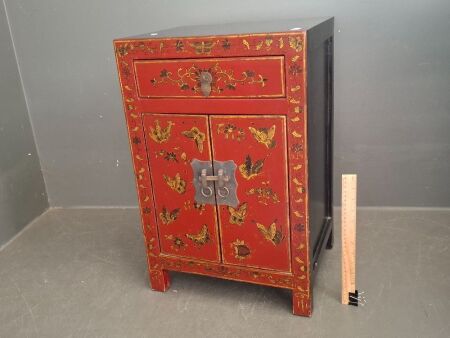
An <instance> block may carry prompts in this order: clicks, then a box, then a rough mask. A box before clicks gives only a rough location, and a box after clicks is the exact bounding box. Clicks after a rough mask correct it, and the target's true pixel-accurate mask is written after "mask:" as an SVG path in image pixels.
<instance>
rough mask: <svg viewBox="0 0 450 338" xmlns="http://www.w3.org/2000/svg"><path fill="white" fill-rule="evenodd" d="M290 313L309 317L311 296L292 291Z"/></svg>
mask: <svg viewBox="0 0 450 338" xmlns="http://www.w3.org/2000/svg"><path fill="white" fill-rule="evenodd" d="M292 313H293V314H294V315H296V316H304V317H311V298H309V297H308V296H307V295H305V294H304V293H300V292H292Z"/></svg>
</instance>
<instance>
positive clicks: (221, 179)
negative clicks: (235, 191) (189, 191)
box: [198, 169, 230, 198]
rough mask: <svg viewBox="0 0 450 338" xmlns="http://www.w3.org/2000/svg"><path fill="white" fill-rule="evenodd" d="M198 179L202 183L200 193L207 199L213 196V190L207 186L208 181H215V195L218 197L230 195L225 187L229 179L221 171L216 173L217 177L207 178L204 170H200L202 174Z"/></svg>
mask: <svg viewBox="0 0 450 338" xmlns="http://www.w3.org/2000/svg"><path fill="white" fill-rule="evenodd" d="M198 179H199V180H200V182H201V183H202V189H201V193H202V195H203V196H205V197H209V196H211V195H212V194H213V189H212V188H211V187H210V186H209V185H208V181H217V185H218V187H217V188H218V189H217V194H218V195H219V196H220V197H222V198H225V197H227V196H228V195H229V194H230V190H229V189H228V188H227V187H226V186H225V183H227V182H228V181H229V180H230V177H229V176H226V175H224V171H223V169H219V170H218V171H217V176H207V175H206V169H202V174H201V175H200V176H199V178H198Z"/></svg>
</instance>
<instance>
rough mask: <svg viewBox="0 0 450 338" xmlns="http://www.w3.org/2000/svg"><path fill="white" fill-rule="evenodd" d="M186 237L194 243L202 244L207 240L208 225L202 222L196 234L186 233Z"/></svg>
mask: <svg viewBox="0 0 450 338" xmlns="http://www.w3.org/2000/svg"><path fill="white" fill-rule="evenodd" d="M186 237H187V238H189V239H190V240H191V241H193V242H194V243H195V244H198V245H204V244H206V243H207V242H208V241H209V233H208V227H207V225H206V224H203V226H202V229H201V230H200V232H199V233H198V234H196V235H191V234H186Z"/></svg>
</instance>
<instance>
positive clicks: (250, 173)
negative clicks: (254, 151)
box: [239, 155, 264, 180]
mask: <svg viewBox="0 0 450 338" xmlns="http://www.w3.org/2000/svg"><path fill="white" fill-rule="evenodd" d="M263 166H264V159H261V160H257V161H256V162H255V163H253V162H252V159H251V157H250V155H247V157H246V158H245V162H244V163H242V164H241V165H240V166H239V171H240V172H241V174H242V177H244V178H245V179H246V180H249V179H251V178H253V177H255V176H256V175H258V174H259V173H260V172H261V170H262V168H263Z"/></svg>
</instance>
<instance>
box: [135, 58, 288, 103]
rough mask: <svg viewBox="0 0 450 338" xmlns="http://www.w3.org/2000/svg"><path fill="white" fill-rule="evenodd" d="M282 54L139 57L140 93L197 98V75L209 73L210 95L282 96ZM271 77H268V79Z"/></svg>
mask: <svg viewBox="0 0 450 338" xmlns="http://www.w3.org/2000/svg"><path fill="white" fill-rule="evenodd" d="M283 66H284V60H283V57H277V56H275V57H257V58H255V57H252V58H226V59H221V58H217V59H178V60H138V61H135V62H134V68H135V74H136V81H137V86H138V92H139V96H141V97H149V98H151V97H199V98H203V97H204V96H203V94H202V92H201V90H200V86H201V85H200V80H199V75H200V73H201V72H202V71H207V72H209V73H211V75H212V80H213V81H212V83H211V87H212V88H211V94H210V95H209V97H210V98H214V97H219V98H220V97H243V98H252V97H283V96H284V89H285V88H284V67H283ZM269 79H270V80H269Z"/></svg>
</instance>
